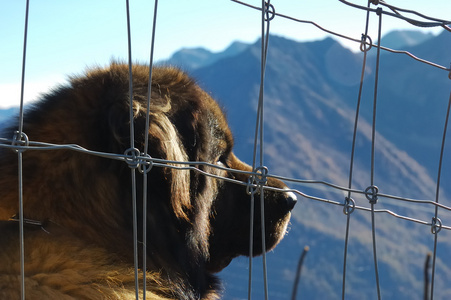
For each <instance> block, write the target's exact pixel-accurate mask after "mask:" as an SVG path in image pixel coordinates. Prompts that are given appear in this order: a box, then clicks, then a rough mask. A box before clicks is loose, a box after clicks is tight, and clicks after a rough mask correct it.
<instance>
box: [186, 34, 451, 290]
mask: <svg viewBox="0 0 451 300" xmlns="http://www.w3.org/2000/svg"><path fill="white" fill-rule="evenodd" d="M432 40H434V39H431V40H430V41H432ZM426 44H427V42H426ZM420 46H422V47H426V46H427V45H425V44H421V45H420ZM259 47H260V43H259V42H258V41H257V42H256V43H255V44H253V45H250V46H249V47H248V48H247V49H245V50H244V51H242V52H240V53H239V54H237V55H235V56H230V57H226V58H224V59H221V60H218V61H216V62H215V63H213V64H211V65H209V66H207V67H204V68H199V69H197V70H195V72H194V74H195V76H196V77H197V78H198V80H199V82H200V83H201V84H202V85H203V86H204V87H205V88H206V89H208V90H210V91H212V94H213V96H215V97H216V98H218V99H219V100H220V101H221V102H222V103H223V105H224V106H225V107H226V111H227V112H228V117H229V120H230V123H231V126H232V129H233V131H234V132H235V135H236V151H237V153H238V154H239V155H240V157H243V158H244V159H245V160H247V161H248V162H251V161H252V149H253V136H254V130H255V118H256V116H255V112H256V102H257V98H258V89H259V68H260V61H259V59H260V48H259ZM418 47H419V46H418ZM429 47H430V45H429ZM419 49H420V50H421V49H423V48H419ZM385 55H386V54H384V58H383V61H384V64H383V66H382V70H383V71H384V72H386V73H387V74H389V75H391V73H390V72H395V70H403V71H402V74H401V71H399V72H398V74H399V75H397V76H399V77H397V78H396V79H397V82H398V83H399V84H398V86H397V89H396V91H403V90H405V94H409V93H410V90H409V86H408V85H407V86H403V85H402V83H403V82H405V77H409V76H413V75H412V73H411V72H410V70H415V68H422V67H419V66H418V65H416V62H412V61H411V60H410V61H406V60H404V59H402V58H399V56H395V57H392V56H388V55H387V56H385ZM398 60H399V64H396V63H395V62H397V61H398ZM401 63H403V64H402V65H400V64H401ZM417 64H418V63H417ZM396 65H397V66H396ZM391 66H393V69H392V68H390V67H391ZM394 66H396V68H395V67H394ZM360 68H361V54H354V53H352V52H350V51H348V50H346V49H344V48H342V47H341V46H340V45H339V44H338V43H337V42H335V41H334V40H332V39H325V40H323V41H318V42H310V43H296V42H293V41H289V40H286V39H284V38H280V37H274V36H273V37H271V38H270V48H269V52H268V64H267V73H266V84H265V115H264V120H265V129H264V131H265V147H264V149H265V150H264V151H265V164H266V165H267V166H268V167H269V170H270V172H271V173H273V174H278V175H282V176H288V177H293V178H301V179H313V180H324V181H327V182H331V183H334V184H339V185H342V186H347V182H348V180H349V164H350V151H351V140H352V131H353V124H354V117H355V106H356V99H357V92H358V82H359V74H360ZM394 69H395V70H394ZM427 72H431V73H432V74H435V70H433V71H431V69H427V68H426V69H424V70H423V72H422V74H423V75H424V74H426V75H425V76H423V77H426V79H427V78H428V76H429V75H427V74H429V73H427ZM367 74H368V79H367V80H366V81H365V87H366V90H365V95H364V99H363V103H362V111H363V117H361V119H360V122H359V126H358V135H357V147H356V158H355V164H354V170H353V172H354V177H353V188H356V189H359V190H363V189H365V188H366V187H367V186H369V185H370V181H371V180H370V168H371V165H370V159H371V157H370V150H371V148H370V147H371V126H370V125H369V123H368V122H366V121H365V119H367V120H370V117H371V114H370V113H369V112H370V110H369V109H370V107H371V106H372V95H371V94H372V91H371V86H372V84H373V82H374V76H373V74H374V66H373V65H371V63H370V64H369V67H368V70H367ZM372 76H373V77H372ZM430 76H432V77H434V76H439V75H430ZM408 80H409V79H408ZM408 80H407V83H409V81H408ZM423 80H424V79H423ZM381 82H382V83H380V85H381V86H384V89H383V90H381V91H380V95H381V96H380V103H381V104H380V106H378V115H377V116H378V119H377V123H376V124H377V129H378V133H377V135H376V148H375V149H376V152H375V154H376V155H375V162H376V163H375V175H374V178H375V184H376V185H378V186H379V187H380V189H381V190H380V192H382V193H386V194H394V195H398V196H404V197H411V198H417V199H418V198H420V199H423V198H424V199H434V196H435V178H434V177H433V176H431V174H433V173H434V172H432V170H434V166H435V164H436V161H437V160H436V159H430V153H428V152H427V150H428V148H429V147H430V145H429V144H427V145H424V147H423V148H421V147H420V148H421V149H420V150H418V151H414V152H413V154H414V155H415V156H416V157H420V158H423V161H422V163H419V162H417V160H416V159H414V158H413V157H412V156H411V154H410V152H407V150H408V148H409V147H410V146H406V144H405V143H406V142H405V140H406V139H397V138H396V134H397V133H398V128H399V126H401V125H402V124H399V123H396V122H395V120H396V118H395V120H393V119H392V118H393V117H392V115H393V116H396V117H397V119H398V120H399V119H403V120H404V119H409V118H412V116H409V115H407V116H404V115H405V114H404V113H403V111H404V110H405V106H404V105H399V106H398V105H397V104H398V103H396V104H394V102H395V101H394V100H392V101H389V100H390V99H395V98H394V96H393V92H394V90H392V89H390V88H389V86H390V84H391V83H392V82H393V78H392V79H390V78H389V76H384V78H383V79H381ZM429 84H430V83H429V82H427V81H423V84H422V85H419V86H418V87H417V88H418V89H419V90H420V89H421V87H423V88H429ZM434 84H437V83H434ZM442 89H446V86H445V88H442ZM423 93H425V92H424V91H423ZM401 94H402V93H401ZM396 97H397V98H396V99H398V98H399V95H396ZM405 97H406V98H409V99H410V102H409V103H410V104H409V105H410V107H411V109H412V110H413V111H416V112H418V111H419V110H421V106H420V105H421V101H418V102H417V101H416V100H411V99H413V98H412V97H411V95H409V96H407V95H406V96H405ZM437 97H438V96H437ZM397 101H398V100H397ZM399 101H401V100H399ZM384 102H385V103H384ZM387 103H389V105H387ZM438 106H439V107H440V105H438ZM428 108H429V107H428ZM429 109H436V110H441V111H442V110H443V108H436V107H434V108H429ZM393 122H395V124H396V127H393V126H394V125H393ZM402 122H404V121H402ZM431 123H435V124H434V125H432V124H431V128H430V130H432V131H440V128H442V127H443V125H441V124H440V122H431ZM390 128H391V130H390ZM393 128H396V131H395V132H392V134H391V135H389V136H388V138H386V137H385V133H390V132H391V131H393ZM415 130H416V129H415ZM382 132H384V134H382ZM422 133H423V132H417V133H415V132H410V134H422ZM403 134H406V132H403ZM398 142H400V143H398ZM435 142H437V141H435ZM438 142H439V141H438ZM398 144H399V146H398ZM418 145H419V146H421V142H417V146H418ZM425 153H428V154H425ZM424 155H427V156H428V157H429V158H425V157H424ZM427 162H429V164H428V163H427ZM291 186H292V187H294V188H297V189H299V190H300V191H302V192H305V193H307V194H310V195H314V196H317V197H324V198H327V199H331V200H334V201H337V202H339V203H342V202H343V201H344V196H345V195H344V194H343V193H342V192H337V191H334V190H331V189H330V188H327V187H324V186H318V185H311V184H310V185H296V184H293V183H292V184H291ZM445 193H447V191H444V192H443V194H442V195H443V196H444V195H445ZM352 196H353V198H355V199H356V201H357V204H358V205H360V206H364V207H368V206H369V204H368V201H367V200H366V199H365V198H364V197H362V196H359V195H352ZM444 197H445V196H444ZM376 208H377V209H390V210H393V211H395V212H396V213H398V214H403V215H408V216H410V217H413V218H418V219H421V220H426V221H428V220H430V218H431V217H432V215H433V208H432V207H429V208H425V207H424V206H420V207H419V206H416V205H411V204H404V203H399V201H396V200H389V199H380V200H379V202H378V203H377V205H376ZM345 221H346V217H345V215H344V214H343V213H342V208H341V207H339V206H333V205H328V204H324V203H318V202H315V201H312V200H306V199H301V201H300V203H299V205H298V206H297V207H296V209H295V211H294V214H293V224H292V228H291V231H290V234H289V235H288V237H287V238H286V240H285V241H284V242H283V243H282V245H281V247H279V248H277V249H276V250H275V251H274V253H272V254H271V255H270V256H269V258H268V260H269V262H268V264H269V267H270V275H269V277H270V283H273V282H274V285H275V286H274V289H271V288H270V295H272V297H271V298H274V299H287V298H288V297H289V295H290V292H291V291H290V290H289V288H290V286H291V285H292V281H293V278H294V277H293V276H291V275H293V272H294V271H295V269H294V266H295V261H296V260H297V257H298V255H299V254H300V251H301V249H302V248H303V247H304V245H306V244H308V245H310V246H311V251H310V253H309V256H308V259H307V261H306V270H307V271H305V274H303V277H302V282H301V290H302V292H301V294H302V295H303V298H310V299H339V298H340V297H341V293H340V292H339V291H341V283H342V281H341V280H342V279H341V273H342V268H343V266H342V262H343V247H344V230H345ZM351 226H352V227H351V233H350V237H351V238H350V242H349V247H350V248H349V249H350V250H349V251H350V254H349V260H348V273H347V286H348V287H350V288H348V289H347V299H367V298H368V299H372V298H374V295H375V284H374V281H375V279H374V267H373V263H372V254H371V253H372V243H371V231H370V226H371V220H370V214H369V213H368V212H362V211H356V212H355V213H354V214H353V215H352V217H351ZM376 228H377V241H378V258H379V264H380V266H379V267H380V270H381V277H380V278H381V289H382V295H383V296H385V297H386V298H388V299H413V298H419V297H421V296H420V295H422V280H423V279H422V274H423V261H424V258H425V256H426V253H427V252H428V251H430V250H431V249H432V244H431V242H430V241H431V240H430V239H431V234H430V228H428V227H427V226H423V225H419V224H416V223H411V222H407V221H403V220H399V219H396V218H394V217H392V216H389V215H388V214H384V213H378V214H377V215H376ZM441 245H442V246H443V247H444V248H445V249H448V250H450V249H451V247H450V243H449V242H448V241H443V240H442V244H441ZM445 252H446V251H445ZM439 260H443V261H446V256H440V257H439ZM236 264H238V265H235V264H234V265H232V266H231V267H230V268H228V269H226V270H225V271H224V272H223V273H222V274H223V276H224V278H226V279H227V293H226V295H227V297H226V298H233V297H238V298H240V297H241V298H245V296H246V293H242V292H243V291H242V290H241V291H240V289H242V288H243V287H242V285H243V282H242V280H237V278H239V276H238V274H242V273H246V272H247V271H245V270H243V269H242V267H243V260H241V261H239V262H237V263H236ZM244 266H245V263H244ZM406 270H409V271H408V272H407V274H406ZM290 274H291V275H290ZM437 274H441V276H440V277H441V278H446V277H450V276H451V270H450V264H449V263H448V264H445V263H444V264H443V265H441V266H440V268H438V270H437ZM436 280H437V281H436V288H437V292H436V295H438V297H439V298H440V297H441V296H443V295H446V294H447V293H449V289H447V288H445V286H446V285H445V282H444V281H442V280H441V279H437V277H436ZM256 282H257V283H256V284H255V286H256V287H254V293H256V295H257V296H256V297H257V298H259V294H258V293H260V292H261V290H259V289H258V288H257V286H259V283H258V282H259V281H258V279H256ZM239 285H241V287H239ZM439 286H440V288H438V287H439ZM235 287H237V289H235ZM271 293H272V294H271Z"/></svg>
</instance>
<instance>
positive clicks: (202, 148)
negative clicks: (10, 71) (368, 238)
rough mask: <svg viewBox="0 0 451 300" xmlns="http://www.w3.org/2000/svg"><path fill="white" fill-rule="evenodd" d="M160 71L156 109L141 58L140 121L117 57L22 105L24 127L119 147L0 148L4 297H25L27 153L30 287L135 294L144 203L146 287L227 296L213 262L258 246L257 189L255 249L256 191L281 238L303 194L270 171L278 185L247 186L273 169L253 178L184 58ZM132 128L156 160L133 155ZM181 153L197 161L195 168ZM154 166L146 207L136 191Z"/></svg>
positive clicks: (269, 225)
mask: <svg viewBox="0 0 451 300" xmlns="http://www.w3.org/2000/svg"><path fill="white" fill-rule="evenodd" d="M152 74H153V75H152V81H151V104H150V106H149V108H147V92H148V81H149V68H148V66H145V65H140V64H136V65H133V67H132V78H133V79H132V90H133V104H132V105H133V106H132V117H133V124H132V125H133V127H132V128H133V131H131V129H130V128H131V124H130V115H131V114H130V100H129V86H130V82H129V67H128V65H126V64H122V63H119V62H112V63H111V64H110V65H109V66H107V67H103V68H102V67H96V68H92V69H89V70H87V71H86V72H85V73H84V74H83V75H81V76H73V77H71V78H70V82H69V83H68V84H67V85H64V86H60V87H57V88H56V89H54V90H53V91H51V92H50V93H48V94H46V95H43V96H42V97H41V98H42V99H41V100H40V101H39V102H37V103H36V104H34V105H33V106H32V107H30V108H28V109H27V110H26V113H25V116H24V123H23V132H24V133H25V134H26V135H27V137H28V140H29V141H38V142H42V143H49V144H52V145H77V146H76V147H83V148H84V149H87V150H90V151H94V152H95V153H107V154H111V155H113V154H119V155H118V156H117V157H116V158H117V159H115V157H113V158H111V157H105V156H101V155H93V154H90V153H87V151H82V150H83V149H82V148H79V149H81V150H80V151H75V150H74V149H73V148H74V147H72V148H70V147H59V148H58V149H55V148H51V147H48V148H40V149H37V148H36V147H35V148H31V149H26V148H24V149H19V150H18V148H17V147H16V148H14V149H13V150H11V149H9V148H10V147H9V148H8V147H0V169H1V173H0V220H1V221H0V298H1V299H18V298H19V297H20V290H21V289H20V286H21V285H20V283H21V280H20V276H19V274H20V259H19V245H20V243H19V224H18V222H17V221H16V220H17V217H16V218H13V217H12V216H14V215H17V214H18V212H19V204H18V202H19V200H18V199H19V197H18V189H17V187H18V154H17V152H18V151H21V157H22V165H23V167H22V169H23V172H22V174H23V175H22V178H23V184H22V186H23V216H24V220H25V221H24V225H23V226H24V227H23V228H24V251H25V253H24V257H25V263H24V277H25V280H24V285H25V295H26V297H27V299H135V295H136V289H135V272H134V257H135V256H134V246H133V245H134V243H133V232H134V226H133V224H134V221H133V210H134V207H135V209H136V210H137V212H138V213H137V219H136V223H137V224H138V226H137V227H136V228H138V229H137V233H136V235H137V236H138V237H139V242H140V243H138V245H141V244H142V242H143V240H142V237H143V229H142V226H143V222H144V217H143V213H145V215H146V226H145V228H146V238H147V242H146V245H145V249H144V250H143V248H142V247H138V248H139V257H145V258H146V262H147V263H146V269H145V273H142V272H138V275H136V276H138V277H139V280H140V281H141V280H143V277H144V275H145V277H146V279H145V282H146V296H147V298H148V299H219V298H220V297H221V292H222V288H221V284H220V281H219V279H218V278H217V277H216V276H215V273H217V272H219V271H221V270H222V269H223V268H225V267H226V266H227V265H228V264H229V263H230V261H231V260H232V259H233V258H235V257H237V256H240V255H249V239H250V233H249V231H250V230H249V228H250V217H249V216H250V212H251V209H252V208H251V196H250V195H249V192H251V193H254V198H255V199H256V200H255V203H254V206H255V207H254V209H255V213H254V214H255V218H254V224H253V228H254V235H253V239H254V243H253V245H254V246H253V253H252V255H254V256H256V255H260V254H262V252H263V251H264V249H262V243H261V241H262V234H261V219H260V198H261V194H260V190H263V191H264V192H263V193H264V195H263V197H264V205H265V216H264V225H265V230H266V231H265V232H266V233H265V241H266V249H265V250H270V249H273V248H274V247H275V246H276V245H277V244H278V243H279V242H280V240H281V239H282V238H283V236H284V235H285V233H286V231H287V225H288V223H289V219H290V212H291V210H292V209H293V207H294V205H295V203H296V196H295V195H294V194H293V193H291V192H288V191H287V186H286V185H285V184H284V183H282V182H281V181H279V180H277V179H274V178H271V177H269V178H268V179H267V180H266V181H265V182H262V183H260V185H263V184H264V185H265V186H266V187H269V188H265V189H260V188H257V189H254V190H252V187H255V185H252V184H251V185H249V184H248V183H249V182H250V183H252V182H256V181H255V180H258V179H262V180H263V179H264V176H263V175H261V176H260V177H261V178H257V177H258V176H256V175H255V173H254V176H253V177H252V178H250V175H249V172H251V171H252V168H251V167H250V166H249V165H247V164H245V163H243V162H242V161H240V160H239V159H238V158H237V157H236V156H235V155H234V153H233V151H232V150H233V143H234V141H233V137H232V134H231V131H230V129H229V127H228V125H227V121H226V118H225V116H224V113H223V111H222V109H221V108H220V106H219V105H218V103H217V102H216V101H215V100H213V99H212V97H211V96H210V95H209V94H208V93H207V92H205V91H204V90H203V89H201V88H200V87H199V85H198V84H197V83H196V82H195V81H194V80H193V79H192V78H191V77H189V76H188V75H187V74H186V73H184V72H183V71H180V70H179V69H177V68H174V67H169V66H167V67H163V66H162V67H155V68H153V72H152ZM147 119H148V121H149V123H147ZM146 124H149V125H148V135H147V136H146V134H145V132H146ZM15 130H17V126H16V127H15V126H11V127H10V128H8V129H6V130H4V134H3V135H4V136H5V135H10V136H12V135H13V132H14V131H15ZM132 134H133V137H134V148H137V149H144V147H146V144H147V147H148V155H149V156H150V158H153V159H155V158H156V159H162V160H164V161H163V163H160V165H157V163H155V162H154V163H153V164H152V162H149V159H148V160H146V159H142V160H141V162H139V161H138V162H137V158H138V157H142V155H141V153H138V155H135V156H133V155H132V154H130V152H129V151H128V150H129V149H131V143H130V137H131V135H132ZM17 139H21V137H19V138H16V143H15V144H16V145H23V143H25V141H22V142H21V141H17ZM146 139H147V140H146ZM9 145H11V144H9ZM44 149H46V150H44ZM141 151H142V150H141ZM132 152H133V151H132ZM126 153H128V154H126ZM124 157H125V159H124ZM146 161H147V163H146ZM160 162H161V161H160ZM164 162H167V164H166V167H165V166H164ZM177 162H194V163H193V164H194V167H195V168H186V165H178V164H177ZM200 162H207V163H209V164H205V163H200ZM162 164H163V165H162ZM137 167H139V168H137ZM137 169H138V170H137ZM232 169H234V170H238V171H237V172H233V171H232ZM139 170H141V171H142V172H139ZM144 172H145V174H146V176H144V174H143V173H144ZM132 174H135V175H132ZM132 178H135V181H134V182H135V183H134V184H135V185H136V197H135V198H136V199H138V201H136V205H135V206H134V205H133V199H134V197H133V196H132V195H133V182H132ZM145 178H146V180H147V191H148V192H147V198H146V201H145V204H146V205H147V209H146V210H145V212H144V207H143V203H142V202H143V201H142V200H140V199H143V197H144V194H143V187H144V183H143V180H144V179H145ZM226 179H229V180H226ZM253 179H254V180H253ZM236 182H241V183H243V184H237V183H236ZM249 189H250V190H251V191H249ZM143 254H144V256H143ZM142 266H143V265H142V261H141V259H140V260H139V268H142ZM141 285H142V281H141ZM142 290H143V289H142V287H141V288H139V291H138V294H140V295H141V296H142V294H143V291H142Z"/></svg>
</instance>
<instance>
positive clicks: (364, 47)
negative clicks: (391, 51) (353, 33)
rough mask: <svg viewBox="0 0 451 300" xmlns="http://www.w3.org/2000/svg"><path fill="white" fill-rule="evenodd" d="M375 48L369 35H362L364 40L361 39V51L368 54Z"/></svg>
mask: <svg viewBox="0 0 451 300" xmlns="http://www.w3.org/2000/svg"><path fill="white" fill-rule="evenodd" d="M366 39H368V40H369V43H367V42H366ZM372 47H373V41H372V40H371V37H370V36H369V35H366V34H363V33H362V38H361V39H360V51H362V52H367V51H369V50H370V49H371V48H372Z"/></svg>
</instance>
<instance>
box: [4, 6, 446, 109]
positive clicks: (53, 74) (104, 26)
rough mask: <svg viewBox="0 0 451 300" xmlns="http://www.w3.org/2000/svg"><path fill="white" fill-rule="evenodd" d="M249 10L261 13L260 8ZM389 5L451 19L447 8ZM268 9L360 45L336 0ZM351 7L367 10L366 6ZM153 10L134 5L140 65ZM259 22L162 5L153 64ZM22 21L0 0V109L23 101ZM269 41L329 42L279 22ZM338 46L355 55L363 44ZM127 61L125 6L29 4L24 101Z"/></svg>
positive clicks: (361, 17)
mask: <svg viewBox="0 0 451 300" xmlns="http://www.w3.org/2000/svg"><path fill="white" fill-rule="evenodd" d="M246 2H247V3H249V4H252V5H255V6H260V5H261V1H256V0H247V1H246ZM386 2H388V3H390V4H392V5H395V6H399V7H403V8H409V9H412V10H417V11H420V12H422V13H423V14H426V15H429V16H434V17H437V18H443V19H450V16H449V12H451V1H450V0H431V1H420V0H411V1H407V0H391V1H390V0H387V1H386ZM271 3H272V4H273V5H274V7H275V9H276V11H277V12H278V13H282V14H285V15H290V16H292V17H295V18H298V19H303V20H309V21H314V22H316V23H318V24H319V25H321V26H323V27H325V28H327V29H330V30H334V31H337V32H340V33H342V34H345V35H348V36H351V37H354V38H357V39H358V38H360V35H361V34H362V32H363V30H364V23H365V16H366V14H365V12H363V11H360V10H356V9H354V8H350V7H348V6H346V5H344V4H342V3H340V2H339V1H338V0H310V1H306V0H273V1H271ZM354 3H358V4H361V5H366V4H365V3H366V1H362V0H354ZM153 7H154V2H153V1H144V0H130V8H131V11H130V15H131V20H132V28H131V29H132V57H133V59H134V60H136V61H144V62H145V61H148V60H149V49H150V34H151V29H152V15H153ZM373 7H374V6H373ZM384 9H385V8H384ZM260 16H261V15H260V12H258V11H256V10H253V9H251V8H248V7H244V6H242V5H240V4H237V3H235V2H232V1H230V0H214V1H213V0H210V1H207V0H190V1H187V0H165V1H159V8H158V18H157V27H156V30H157V33H156V43H155V60H161V59H165V58H168V57H170V56H171V54H173V53H174V52H175V51H177V50H178V49H180V48H183V47H205V48H208V49H210V50H212V51H221V50H223V49H224V48H226V47H227V46H228V45H229V44H230V43H232V41H235V40H239V41H244V42H254V41H255V40H256V39H257V38H258V37H259V36H260V31H261V23H260ZM24 18H25V0H23V1H18V0H15V1H11V0H0V53H1V55H0V108H6V107H10V106H14V105H18V103H19V101H20V78H21V67H22V49H23V46H22V45H23V31H24ZM370 22H371V27H370V28H371V29H370V35H373V36H374V37H375V36H376V28H377V20H376V18H375V16H374V15H372V16H371V20H370ZM393 29H417V27H413V26H411V25H409V24H407V23H405V22H403V21H400V20H396V19H392V18H388V17H384V18H383V33H387V32H389V31H391V30H393ZM423 30H424V31H427V32H433V33H438V32H439V30H431V29H423ZM271 33H273V34H278V35H282V36H285V37H288V38H291V39H294V40H298V41H310V40H318V39H322V38H324V37H325V36H326V34H325V33H324V32H322V31H321V30H319V29H317V28H316V27H313V26H312V25H309V24H300V23H297V22H293V21H288V20H285V19H283V18H278V17H276V18H275V19H274V20H273V21H271ZM373 40H376V38H373ZM341 42H342V43H344V44H345V45H346V46H348V47H350V48H351V49H353V50H355V51H358V44H355V45H354V44H352V43H348V42H346V41H341ZM127 55H128V54H127V32H126V14H125V1H124V0H96V1H92V0H89V1H88V0H78V1H67V0H66V1H56V0H53V1H50V0H39V1H36V0H31V1H30V11H29V28H28V46H27V64H26V72H25V74H26V77H25V100H26V101H29V100H32V99H35V98H36V97H37V96H38V94H39V93H41V92H45V91H47V90H48V89H50V88H51V87H52V86H54V85H55V84H58V83H62V82H64V81H65V79H66V75H70V74H78V73H81V72H82V71H83V70H84V69H85V68H86V67H87V66H92V65H96V64H97V65H105V64H107V63H108V62H109V61H110V60H111V59H112V58H120V59H126V58H127Z"/></svg>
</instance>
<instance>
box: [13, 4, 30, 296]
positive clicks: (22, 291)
mask: <svg viewBox="0 0 451 300" xmlns="http://www.w3.org/2000/svg"><path fill="white" fill-rule="evenodd" d="M29 7H30V1H29V0H27V2H26V5H25V26H24V27H25V28H24V38H23V55H22V73H21V83H20V109H19V126H18V127H19V129H18V131H17V135H16V138H15V140H16V141H19V140H22V137H24V136H26V135H25V134H24V133H23V119H24V90H25V66H26V58H27V41H28V15H29ZM23 151H25V150H18V151H17V160H18V181H19V186H18V189H19V195H18V196H19V244H20V245H19V247H20V253H19V259H20V297H21V299H22V300H25V245H24V216H23V172H22V157H23Z"/></svg>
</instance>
